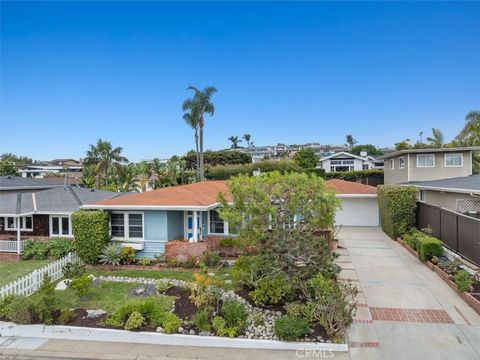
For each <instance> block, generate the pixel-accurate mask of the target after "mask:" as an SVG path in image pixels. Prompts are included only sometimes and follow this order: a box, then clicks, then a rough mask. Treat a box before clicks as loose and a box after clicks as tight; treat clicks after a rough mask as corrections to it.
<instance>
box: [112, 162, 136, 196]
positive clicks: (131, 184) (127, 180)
mask: <svg viewBox="0 0 480 360" xmlns="http://www.w3.org/2000/svg"><path fill="white" fill-rule="evenodd" d="M114 169H115V173H116V174H115V175H116V176H115V183H116V188H117V189H116V190H117V191H121V192H133V191H137V190H138V187H137V184H136V181H135V180H136V175H137V174H136V173H137V172H136V169H135V164H127V165H119V166H116V167H115V168H114Z"/></svg>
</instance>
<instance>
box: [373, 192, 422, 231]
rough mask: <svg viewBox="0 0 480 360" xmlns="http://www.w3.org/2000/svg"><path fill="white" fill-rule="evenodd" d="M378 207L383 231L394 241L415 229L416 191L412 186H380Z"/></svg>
mask: <svg viewBox="0 0 480 360" xmlns="http://www.w3.org/2000/svg"><path fill="white" fill-rule="evenodd" d="M377 193H378V205H379V210H380V218H381V222H382V228H383V231H385V232H386V233H387V234H388V235H389V236H390V237H391V238H392V239H396V238H397V237H398V236H401V235H403V234H405V233H407V232H408V231H410V229H412V228H413V227H415V209H416V207H417V190H416V188H415V187H413V186H395V185H380V186H378V187H377Z"/></svg>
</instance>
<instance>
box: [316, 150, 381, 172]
mask: <svg viewBox="0 0 480 360" xmlns="http://www.w3.org/2000/svg"><path fill="white" fill-rule="evenodd" d="M382 168H383V161H380V160H377V159H375V158H374V157H372V156H368V155H367V153H365V152H362V153H361V156H360V155H354V154H350V153H348V152H346V151H340V152H338V153H335V154H332V155H329V156H325V157H323V158H321V159H320V161H319V162H318V166H317V169H324V170H325V172H335V171H359V170H369V169H382Z"/></svg>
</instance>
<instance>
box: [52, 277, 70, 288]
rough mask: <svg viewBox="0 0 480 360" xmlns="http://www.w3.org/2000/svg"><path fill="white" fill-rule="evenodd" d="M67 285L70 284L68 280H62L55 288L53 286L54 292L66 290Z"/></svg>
mask: <svg viewBox="0 0 480 360" xmlns="http://www.w3.org/2000/svg"><path fill="white" fill-rule="evenodd" d="M68 284H70V280H69V279H65V280H62V281H60V282H59V283H58V284H57V286H55V290H62V291H63V290H66V289H67V288H68Z"/></svg>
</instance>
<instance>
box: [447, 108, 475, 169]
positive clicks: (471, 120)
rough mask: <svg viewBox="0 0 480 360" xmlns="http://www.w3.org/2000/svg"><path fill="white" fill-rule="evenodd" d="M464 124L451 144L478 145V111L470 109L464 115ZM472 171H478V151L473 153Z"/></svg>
mask: <svg viewBox="0 0 480 360" xmlns="http://www.w3.org/2000/svg"><path fill="white" fill-rule="evenodd" d="M465 120H466V124H465V126H464V127H463V129H462V131H460V133H459V134H458V135H457V136H456V137H455V140H454V141H453V142H452V145H453V146H480V111H476V110H474V111H470V112H469V113H468V114H467V115H466V116H465ZM473 172H474V173H475V174H478V173H479V172H480V152H478V151H477V152H475V153H474V155H473Z"/></svg>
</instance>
